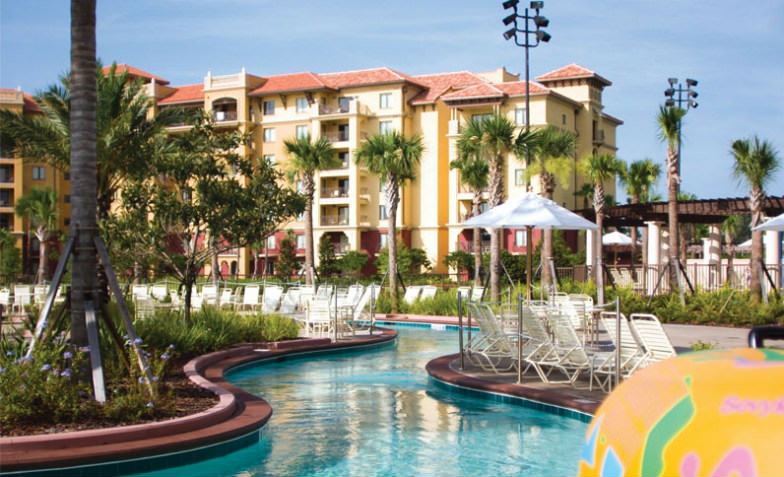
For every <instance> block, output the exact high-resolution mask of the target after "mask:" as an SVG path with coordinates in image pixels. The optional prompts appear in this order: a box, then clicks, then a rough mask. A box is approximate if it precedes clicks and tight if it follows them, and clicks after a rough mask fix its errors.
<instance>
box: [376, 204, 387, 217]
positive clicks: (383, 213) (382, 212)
mask: <svg viewBox="0 0 784 477" xmlns="http://www.w3.org/2000/svg"><path fill="white" fill-rule="evenodd" d="M388 218H389V214H387V206H386V205H379V206H378V220H385V219H388Z"/></svg>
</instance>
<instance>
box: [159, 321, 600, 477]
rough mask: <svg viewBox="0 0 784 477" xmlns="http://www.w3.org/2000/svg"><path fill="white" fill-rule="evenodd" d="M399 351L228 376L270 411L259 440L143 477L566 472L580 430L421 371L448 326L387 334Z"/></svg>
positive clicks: (310, 359)
mask: <svg viewBox="0 0 784 477" xmlns="http://www.w3.org/2000/svg"><path fill="white" fill-rule="evenodd" d="M395 329H396V330H397V331H398V333H399V338H398V342H397V345H396V346H387V347H384V348H377V349H373V350H368V351H362V352H347V353H339V354H330V355H327V356H322V357H320V356H318V355H310V356H307V357H303V358H298V359H288V360H285V361H281V362H274V363H272V362H268V363H264V364H261V365H254V366H251V367H245V368H242V369H239V370H236V371H233V372H231V373H230V374H229V375H228V376H227V378H228V379H229V380H230V381H231V382H232V383H234V384H236V385H238V386H240V387H242V388H244V389H246V390H248V391H250V392H253V393H255V394H257V395H259V396H261V397H263V398H264V399H266V400H267V401H269V402H270V403H271V404H272V407H273V410H274V411H273V415H272V418H271V420H270V421H269V423H268V424H267V426H265V428H264V430H263V438H262V439H261V440H260V441H259V442H258V443H256V444H253V445H251V446H249V447H245V448H243V449H240V450H238V451H235V452H232V453H229V454H227V455H224V456H222V457H219V458H215V459H210V460H206V461H201V462H198V463H194V464H193V465H188V466H182V467H174V468H168V469H165V470H162V471H159V472H156V473H151V474H144V475H204V476H208V475H209V476H235V475H237V476H257V475H258V476H262V475H297V476H310V475H313V476H332V475H335V476H374V475H378V476H409V475H410V476H471V475H476V476H487V475H493V476H501V475H575V474H576V473H577V468H578V467H577V462H578V459H579V452H580V450H581V446H582V440H583V436H584V434H585V430H586V427H587V424H586V423H584V422H581V421H580V420H578V419H574V418H571V417H564V416H558V415H555V414H551V413H548V412H542V411H538V410H535V409H531V408H528V407H524V406H520V405H515V404H505V403H503V402H500V401H499V400H493V399H486V398H477V397H472V396H469V395H464V394H462V393H455V392H452V391H450V390H448V389H445V388H444V387H443V386H442V385H438V384H437V383H435V382H433V381H432V380H430V379H429V377H428V376H427V373H426V372H425V370H424V368H425V365H426V364H427V362H428V361H430V360H431V359H433V358H434V357H437V356H441V355H444V354H449V353H454V352H456V349H457V333H456V332H455V331H435V330H430V329H429V328H410V327H396V328H395Z"/></svg>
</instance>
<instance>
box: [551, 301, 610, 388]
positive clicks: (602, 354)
mask: <svg viewBox="0 0 784 477" xmlns="http://www.w3.org/2000/svg"><path fill="white" fill-rule="evenodd" d="M550 328H551V330H552V332H553V335H554V337H555V342H556V346H555V350H556V353H557V356H558V359H557V362H556V363H553V364H551V366H552V367H553V368H556V369H558V370H560V371H561V372H563V373H564V374H565V375H566V377H567V380H568V382H569V383H570V384H571V385H572V386H576V385H577V379H578V378H579V376H580V374H581V373H582V372H583V371H588V373H589V378H588V379H589V381H588V389H589V390H592V389H593V384H594V382H596V383H597V384H598V385H599V387H600V388H602V390H604V391H606V390H608V389H609V386H610V382H611V377H612V371H613V366H612V364H613V363H614V360H613V356H614V353H613V352H611V351H598V352H592V353H589V352H588V351H587V350H586V349H585V346H584V344H583V342H582V341H581V340H580V338H579V337H578V336H577V332H576V330H575V329H574V327H573V326H572V320H571V318H569V317H568V316H565V315H559V314H557V313H555V314H553V315H551V320H550ZM550 382H553V381H550Z"/></svg>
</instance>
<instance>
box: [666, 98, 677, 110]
mask: <svg viewBox="0 0 784 477" xmlns="http://www.w3.org/2000/svg"><path fill="white" fill-rule="evenodd" d="M664 105H665V106H667V107H668V108H671V107H673V106H675V100H673V99H668V100H667V101H665V102H664Z"/></svg>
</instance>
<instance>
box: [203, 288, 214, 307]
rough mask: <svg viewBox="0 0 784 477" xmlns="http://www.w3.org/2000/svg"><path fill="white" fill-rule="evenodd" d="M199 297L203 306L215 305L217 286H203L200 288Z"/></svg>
mask: <svg viewBox="0 0 784 477" xmlns="http://www.w3.org/2000/svg"><path fill="white" fill-rule="evenodd" d="M201 296H202V298H203V299H204V304H205V305H217V304H218V285H203V286H202V287H201Z"/></svg>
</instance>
